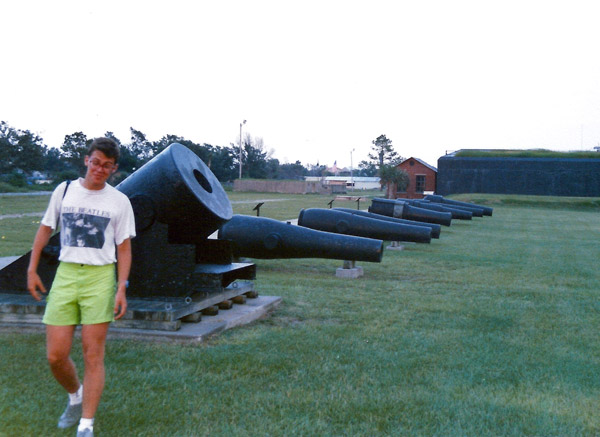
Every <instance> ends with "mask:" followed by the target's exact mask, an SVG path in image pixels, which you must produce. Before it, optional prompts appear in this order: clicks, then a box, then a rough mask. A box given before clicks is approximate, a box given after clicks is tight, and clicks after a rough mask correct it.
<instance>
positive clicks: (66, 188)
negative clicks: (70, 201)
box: [57, 179, 71, 226]
mask: <svg viewBox="0 0 600 437" xmlns="http://www.w3.org/2000/svg"><path fill="white" fill-rule="evenodd" d="M70 183H71V180H70V179H67V185H65V191H63V195H62V200H64V198H65V196H66V195H67V190H68V189H69V184H70ZM62 200H61V201H60V207H59V208H58V211H59V218H58V219H59V220H60V211H61V210H62ZM57 226H58V223H57Z"/></svg>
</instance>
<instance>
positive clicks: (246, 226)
mask: <svg viewBox="0 0 600 437" xmlns="http://www.w3.org/2000/svg"><path fill="white" fill-rule="evenodd" d="M218 238H219V240H228V241H230V242H231V246H232V252H233V254H234V255H235V256H238V257H250V258H259V259H288V258H328V259H339V260H354V261H370V262H381V257H382V255H383V241H381V240H376V239H371V238H362V237H356V236H349V235H338V234H334V233H330V232H322V231H316V230H313V229H308V228H304V227H301V226H294V225H291V224H287V223H282V222H279V221H277V220H273V219H269V218H264V217H253V216H247V215H234V216H233V218H232V219H231V220H229V221H228V222H227V223H225V224H224V225H223V226H221V228H220V229H219V233H218Z"/></svg>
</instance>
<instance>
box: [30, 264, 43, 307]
mask: <svg viewBox="0 0 600 437" xmlns="http://www.w3.org/2000/svg"><path fill="white" fill-rule="evenodd" d="M27 289H28V290H29V294H31V295H32V296H33V298H34V299H35V300H38V301H39V300H41V299H42V296H40V293H38V289H39V290H40V291H41V292H42V293H44V294H46V287H44V284H43V283H42V280H41V279H40V276H39V275H38V274H37V272H29V271H28V272H27Z"/></svg>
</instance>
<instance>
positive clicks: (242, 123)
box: [240, 120, 246, 179]
mask: <svg viewBox="0 0 600 437" xmlns="http://www.w3.org/2000/svg"><path fill="white" fill-rule="evenodd" d="M245 124H246V120H244V121H242V122H241V123H240V179H241V178H242V126H243V125H245Z"/></svg>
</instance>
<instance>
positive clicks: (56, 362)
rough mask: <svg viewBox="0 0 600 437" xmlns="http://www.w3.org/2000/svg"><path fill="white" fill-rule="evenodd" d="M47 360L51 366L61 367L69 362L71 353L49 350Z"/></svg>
mask: <svg viewBox="0 0 600 437" xmlns="http://www.w3.org/2000/svg"><path fill="white" fill-rule="evenodd" d="M46 359H47V360H48V363H49V364H50V365H51V366H53V367H54V366H61V365H63V364H65V363H67V362H68V361H69V351H62V350H49V351H47V352H46Z"/></svg>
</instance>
